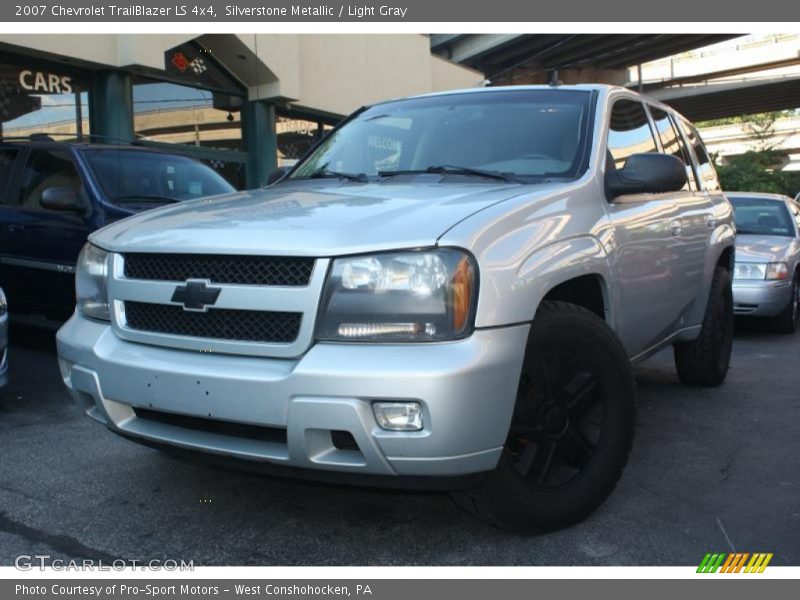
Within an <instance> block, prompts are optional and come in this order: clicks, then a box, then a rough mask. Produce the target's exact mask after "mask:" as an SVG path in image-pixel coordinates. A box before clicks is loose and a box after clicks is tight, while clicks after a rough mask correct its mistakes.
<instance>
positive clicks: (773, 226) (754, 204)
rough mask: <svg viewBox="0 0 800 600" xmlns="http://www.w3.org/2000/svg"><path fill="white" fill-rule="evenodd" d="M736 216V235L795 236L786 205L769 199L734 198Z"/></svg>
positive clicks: (780, 201)
mask: <svg viewBox="0 0 800 600" xmlns="http://www.w3.org/2000/svg"><path fill="white" fill-rule="evenodd" d="M730 200H731V204H733V211H734V213H735V215H736V233H739V234H745V235H747V234H756V235H789V236H794V227H793V226H792V219H791V217H790V215H789V211H788V210H786V204H785V203H784V202H783V201H782V200H771V199H769V198H755V197H754V198H742V197H738V198H737V197H732V198H731V199H730Z"/></svg>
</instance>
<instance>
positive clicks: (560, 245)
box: [475, 235, 616, 327]
mask: <svg viewBox="0 0 800 600" xmlns="http://www.w3.org/2000/svg"><path fill="white" fill-rule="evenodd" d="M495 258H496V257H495ZM479 260H480V259H479ZM493 264H497V263H496V261H489V264H488V265H487V264H486V263H484V270H483V271H482V273H481V293H480V298H479V300H478V311H477V315H476V320H475V326H476V327H497V326H502V325H510V324H514V323H525V322H530V321H532V320H533V317H534V315H535V314H536V309H537V308H538V306H539V304H540V303H541V301H542V298H544V297H545V296H546V295H547V293H548V292H549V291H550V290H552V289H553V288H555V287H556V286H558V285H559V284H561V283H564V282H566V281H569V280H570V279H575V278H576V277H581V276H583V275H597V276H598V277H599V278H600V279H601V283H602V286H603V294H604V299H605V305H606V306H607V307H608V306H612V305H613V302H611V301H610V298H609V297H608V294H609V292H610V290H608V289H607V286H608V282H609V281H613V278H612V277H611V268H610V265H609V261H608V255H607V254H606V251H605V249H604V248H603V245H602V244H601V243H600V241H599V240H598V239H597V238H595V237H594V236H591V235H582V236H576V237H572V238H567V239H563V240H558V241H555V242H552V243H550V244H546V245H544V246H540V247H538V248H536V249H535V250H533V251H532V252H530V253H529V254H527V255H526V256H525V257H524V258H523V259H522V260H521V261H520V262H519V263H517V266H516V268H513V269H509V268H508V267H507V266H506V268H493ZM501 264H502V263H501ZM615 317H616V315H614V314H613V313H609V314H608V315H607V318H608V320H609V324H611V326H612V327H613V321H614V319H615Z"/></svg>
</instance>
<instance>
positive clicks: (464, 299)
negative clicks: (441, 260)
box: [453, 257, 475, 331]
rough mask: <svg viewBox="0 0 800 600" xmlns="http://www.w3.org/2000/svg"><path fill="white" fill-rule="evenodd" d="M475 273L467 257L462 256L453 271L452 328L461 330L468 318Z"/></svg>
mask: <svg viewBox="0 0 800 600" xmlns="http://www.w3.org/2000/svg"><path fill="white" fill-rule="evenodd" d="M474 277H475V273H474V271H473V268H472V264H471V263H470V261H469V260H468V259H467V257H464V258H462V259H461V260H460V261H459V263H458V267H456V271H455V273H453V330H454V331H463V330H464V328H465V327H466V326H467V320H468V319H469V312H470V308H471V306H470V303H471V302H472V286H473V280H474Z"/></svg>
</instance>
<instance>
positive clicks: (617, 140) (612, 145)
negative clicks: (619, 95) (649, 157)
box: [608, 100, 658, 169]
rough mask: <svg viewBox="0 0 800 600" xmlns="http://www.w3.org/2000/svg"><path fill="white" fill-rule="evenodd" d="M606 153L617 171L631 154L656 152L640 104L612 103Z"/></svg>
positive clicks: (654, 142)
mask: <svg viewBox="0 0 800 600" xmlns="http://www.w3.org/2000/svg"><path fill="white" fill-rule="evenodd" d="M608 151H609V152H610V153H611V157H612V158H613V159H614V166H615V167H616V168H617V169H621V168H622V167H624V166H625V162H626V161H627V160H628V157H629V156H631V155H632V154H639V153H642V152H657V151H658V149H657V148H656V141H655V138H653V132H652V130H651V129H650V123H649V121H648V119H647V113H646V112H645V110H644V106H643V105H642V103H641V102H638V101H635V100H617V101H616V102H615V103H614V106H613V107H612V109H611V120H610V122H609V125H608Z"/></svg>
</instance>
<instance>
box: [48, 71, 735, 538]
mask: <svg viewBox="0 0 800 600" xmlns="http://www.w3.org/2000/svg"><path fill="white" fill-rule="evenodd" d="M733 247H734V228H733V225H732V209H731V206H730V204H729V202H728V201H727V199H726V198H725V196H724V195H723V194H722V192H721V191H720V189H719V185H718V183H717V179H716V175H715V173H714V169H713V166H712V165H711V163H710V161H709V158H708V155H707V154H706V151H705V148H704V147H703V143H702V141H701V140H700V138H699V136H698V134H697V131H696V130H695V128H694V127H693V126H692V125H691V124H689V123H688V122H687V121H686V120H685V119H683V118H682V117H681V116H680V115H678V114H675V113H674V112H672V111H671V110H670V109H668V108H667V107H665V106H662V105H658V104H653V103H649V102H647V101H645V100H643V99H642V98H641V97H639V96H637V95H636V94H634V93H632V92H630V91H626V90H623V89H620V88H613V87H606V86H575V87H524V88H497V89H492V88H485V89H480V90H470V91H466V92H454V93H445V94H437V95H430V96H423V97H418V98H411V99H405V100H397V101H390V102H385V103H381V104H377V105H374V106H371V107H367V108H365V109H362V110H360V111H358V112H356V113H355V114H354V115H353V116H351V117H350V118H349V119H348V120H347V121H346V122H345V123H343V124H342V125H341V126H340V127H338V128H337V129H335V130H334V131H333V132H332V133H331V134H330V135H329V136H328V137H327V138H325V140H324V141H322V142H321V143H320V145H319V146H318V147H317V148H316V149H315V150H313V151H312V152H311V153H310V154H309V155H308V156H307V157H306V158H304V159H303V160H301V161H300V163H299V164H298V165H297V166H296V167H294V168H293V169H292V170H291V172H289V173H288V174H286V175H285V176H284V177H283V179H282V180H280V181H279V182H278V183H276V184H275V185H273V186H271V187H269V188H267V189H263V190H257V191H251V192H244V193H238V194H231V195H226V196H218V197H214V198H207V199H202V200H197V201H190V202H188V203H182V204H180V205H175V206H169V207H165V208H162V209H157V210H154V211H150V212H147V213H144V214H141V215H138V216H134V217H130V218H128V219H125V220H123V221H121V222H119V223H116V224H114V225H111V226H108V227H106V228H104V229H102V230H100V231H98V232H96V233H94V234H92V236H91V237H90V243H89V244H88V245H87V246H86V247H85V249H84V251H83V253H82V256H81V259H80V261H79V266H78V272H77V276H76V287H77V297H78V306H77V310H76V312H75V314H74V316H73V317H72V318H71V319H70V321H69V322H68V323H67V324H66V325H64V327H63V328H62V329H61V330H60V331H59V333H58V351H59V356H60V364H61V369H62V374H63V378H64V381H65V382H66V384H67V385H68V386H69V388H70V389H71V390H72V394H73V396H74V398H75V399H76V401H77V402H78V403H79V404H80V405H81V406H82V407H83V408H84V409H85V410H86V412H87V414H88V415H89V416H91V417H92V418H94V419H96V420H98V421H100V422H102V423H104V424H105V425H106V426H107V427H109V428H110V429H111V430H112V431H115V432H116V433H119V434H121V435H123V436H126V437H128V438H130V439H133V440H136V441H140V442H142V443H147V444H151V445H156V446H162V447H167V448H175V447H179V448H182V449H184V450H185V449H192V450H200V451H204V452H208V453H212V454H217V455H225V456H228V457H238V458H241V459H247V460H249V461H256V462H260V463H263V464H277V465H284V466H285V467H286V468H287V470H289V471H295V472H298V471H299V472H301V473H305V474H307V475H311V474H313V473H322V472H327V473H328V475H330V474H331V472H333V474H334V475H335V478H336V479H337V480H342V479H347V478H348V476H351V477H350V478H351V479H352V478H353V476H357V475H360V474H361V475H363V476H364V477H362V478H361V481H378V482H379V483H390V484H397V483H398V482H401V481H402V482H409V483H415V484H422V485H428V484H430V485H432V486H433V485H436V486H438V485H440V484H442V483H445V484H447V485H448V486H449V487H453V488H461V489H460V490H459V491H458V492H457V494H458V497H459V498H461V499H462V500H464V505H465V506H468V507H470V508H471V509H473V510H474V511H475V512H477V513H479V514H480V515H481V516H484V517H486V518H488V519H491V520H493V521H494V522H496V523H501V524H503V525H505V526H508V527H512V528H514V529H516V530H518V531H541V530H545V529H551V528H555V527H562V526H565V525H568V524H570V523H573V522H575V521H577V520H579V519H581V518H583V517H585V516H586V515H588V514H589V513H590V512H591V511H592V510H594V509H595V508H596V507H597V506H598V505H599V504H600V503H602V502H603V500H604V499H605V498H606V497H607V496H608V494H609V493H610V492H611V490H612V489H613V487H614V485H615V483H616V481H617V480H618V478H619V477H620V475H621V473H622V469H623V467H624V465H625V462H626V460H627V457H628V453H629V451H630V448H631V443H632V439H633V434H634V412H635V398H634V383H633V378H632V374H631V365H632V364H635V363H637V362H639V361H641V360H643V359H645V358H647V357H648V356H649V355H651V354H652V353H653V352H655V351H657V350H659V349H661V348H663V347H664V346H665V345H667V344H672V345H674V348H675V362H676V364H677V368H678V373H679V375H680V378H681V380H682V381H683V382H684V383H686V384H690V385H718V384H720V383H721V382H722V381H723V379H724V378H725V374H726V372H727V369H728V362H729V357H730V352H731V343H732V324H733V320H732V319H733V317H732V314H733V312H732V301H731V277H730V273H731V265H732V261H733ZM291 467H299V468H301V469H291Z"/></svg>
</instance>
